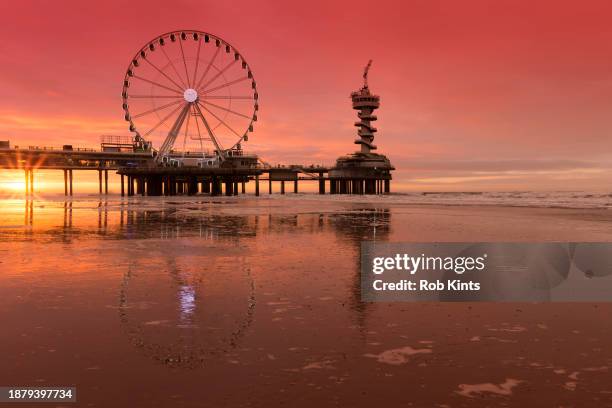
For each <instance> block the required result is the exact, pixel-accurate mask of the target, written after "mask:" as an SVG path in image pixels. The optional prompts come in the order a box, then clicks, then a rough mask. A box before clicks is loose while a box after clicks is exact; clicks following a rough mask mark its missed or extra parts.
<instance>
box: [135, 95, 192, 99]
mask: <svg viewBox="0 0 612 408" xmlns="http://www.w3.org/2000/svg"><path fill="white" fill-rule="evenodd" d="M128 98H129V99H178V98H181V99H183V96H182V95H128Z"/></svg>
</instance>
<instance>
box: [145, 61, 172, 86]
mask: <svg viewBox="0 0 612 408" xmlns="http://www.w3.org/2000/svg"><path fill="white" fill-rule="evenodd" d="M144 60H145V61H147V62H148V63H149V65H151V66H152V67H153V68H155V70H156V71H157V72H159V73H160V74H162V75H163V76H164V77H165V78H166V79H167V80H168V81H170V82H172V83H173V84H174V85H176V87H177V88H178V89H179V90H180V89H181V86H180V85H179V84H177V83H176V82H175V81H174V79H172V78H170V77H169V76H168V74H166V73H165V72H164V71H162V70H161V69H159V68H158V67H157V65H155V64H153V63H152V62H151V61H149V60H148V59H147V58H144ZM179 78H180V77H179Z"/></svg>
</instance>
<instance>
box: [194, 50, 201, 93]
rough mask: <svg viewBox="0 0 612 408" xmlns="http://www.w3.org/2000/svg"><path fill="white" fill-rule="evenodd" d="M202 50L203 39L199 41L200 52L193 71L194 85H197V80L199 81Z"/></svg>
mask: <svg viewBox="0 0 612 408" xmlns="http://www.w3.org/2000/svg"><path fill="white" fill-rule="evenodd" d="M201 48H202V38H200V39H199V40H198V52H197V54H196V63H195V69H194V71H193V84H194V85H195V82H196V79H198V66H199V65H200V49H201Z"/></svg>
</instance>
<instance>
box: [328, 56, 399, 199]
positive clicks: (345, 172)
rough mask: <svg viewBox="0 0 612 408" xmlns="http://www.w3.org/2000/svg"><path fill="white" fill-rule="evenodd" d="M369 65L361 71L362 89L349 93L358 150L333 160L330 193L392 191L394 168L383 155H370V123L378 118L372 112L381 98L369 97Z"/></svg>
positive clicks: (373, 130) (371, 95)
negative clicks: (357, 118)
mask: <svg viewBox="0 0 612 408" xmlns="http://www.w3.org/2000/svg"><path fill="white" fill-rule="evenodd" d="M371 65H372V60H370V61H369V62H368V65H367V66H366V68H365V70H364V73H363V87H362V88H361V89H359V90H358V91H356V92H353V93H352V94H351V99H352V101H353V109H355V110H358V111H359V112H357V116H358V117H359V121H358V122H355V126H357V127H358V128H359V129H358V130H357V136H358V137H357V139H355V144H357V145H360V146H361V148H360V150H359V151H358V152H355V153H352V154H349V155H346V156H341V157H339V158H338V160H336V166H335V167H334V168H332V169H331V170H330V172H329V181H330V193H331V194H338V193H339V194H382V193H389V192H390V190H391V170H395V168H394V167H393V166H392V165H391V162H390V161H389V159H388V158H387V157H386V156H384V155H382V154H378V153H372V150H376V149H377V147H376V145H375V144H374V133H375V132H376V131H377V129H376V128H375V127H374V126H372V122H373V121H375V120H376V119H377V117H376V115H374V110H376V109H378V108H379V107H380V97H379V96H378V95H374V94H372V93H371V92H370V88H369V87H368V71H369V70H370V66H371Z"/></svg>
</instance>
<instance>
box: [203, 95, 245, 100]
mask: <svg viewBox="0 0 612 408" xmlns="http://www.w3.org/2000/svg"><path fill="white" fill-rule="evenodd" d="M206 99H253V97H252V96H233V95H210V96H207V97H206Z"/></svg>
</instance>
